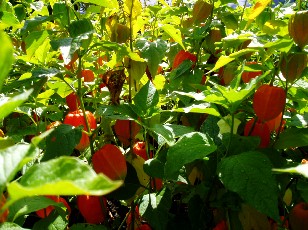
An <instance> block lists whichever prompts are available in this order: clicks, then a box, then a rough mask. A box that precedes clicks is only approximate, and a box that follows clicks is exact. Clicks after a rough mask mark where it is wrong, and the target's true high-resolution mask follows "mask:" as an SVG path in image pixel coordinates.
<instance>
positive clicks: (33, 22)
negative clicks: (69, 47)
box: [20, 16, 50, 34]
mask: <svg viewBox="0 0 308 230" xmlns="http://www.w3.org/2000/svg"><path fill="white" fill-rule="evenodd" d="M49 20H50V17H47V16H39V17H35V18H32V19H29V20H26V22H25V24H24V27H23V28H22V29H21V31H20V32H21V34H25V33H26V32H27V31H30V30H32V29H34V28H35V27H37V26H39V25H40V24H42V23H44V22H46V21H49Z"/></svg>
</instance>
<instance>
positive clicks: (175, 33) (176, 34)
mask: <svg viewBox="0 0 308 230" xmlns="http://www.w3.org/2000/svg"><path fill="white" fill-rule="evenodd" d="M161 28H162V29H163V30H164V31H165V32H166V33H167V34H169V36H170V37H171V38H173V40H174V41H175V42H177V43H179V44H180V46H182V48H183V49H184V50H185V46H184V44H183V42H182V34H181V31H180V30H179V29H176V28H175V27H174V26H173V25H170V24H165V25H163V26H162V27H161Z"/></svg>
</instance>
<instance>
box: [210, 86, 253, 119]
mask: <svg viewBox="0 0 308 230" xmlns="http://www.w3.org/2000/svg"><path fill="white" fill-rule="evenodd" d="M215 87H216V88H217V90H218V91H219V92H220V93H221V94H222V96H223V97H224V98H225V99H226V100H227V101H228V105H227V108H228V110H229V111H230V113H231V114H233V113H235V112H236V110H237V109H238V107H239V106H240V104H241V103H242V101H243V100H245V99H246V98H248V97H249V96H250V95H251V94H252V93H253V91H254V88H255V85H254V86H252V87H250V88H245V89H241V90H239V91H238V90H234V89H232V88H226V87H223V86H220V85H216V86H215ZM205 101H208V97H207V98H205ZM208 102H210V101H208Z"/></svg>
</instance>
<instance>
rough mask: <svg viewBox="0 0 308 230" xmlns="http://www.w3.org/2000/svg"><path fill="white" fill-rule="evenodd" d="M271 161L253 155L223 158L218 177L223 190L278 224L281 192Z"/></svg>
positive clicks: (244, 154)
mask: <svg viewBox="0 0 308 230" xmlns="http://www.w3.org/2000/svg"><path fill="white" fill-rule="evenodd" d="M271 170H272V165H271V162H270V160H269V159H268V158H267V157H266V156H265V155H263V154H262V153H260V152H257V151H250V152H245V153H241V154H238V155H235V156H230V157H227V158H224V159H223V160H222V161H221V162H220V164H219V166H218V175H219V177H220V180H221V181H222V183H223V184H224V186H225V187H226V188H227V189H229V190H230V191H232V192H236V193H237V194H239V195H240V196H241V197H242V199H243V200H244V201H245V202H247V203H248V204H249V205H251V206H252V207H254V208H256V209H257V210H258V211H260V212H261V213H264V214H266V215H268V216H270V217H271V218H273V219H274V220H279V212H278V191H277V184H276V181H275V179H274V177H273V175H272V173H271Z"/></svg>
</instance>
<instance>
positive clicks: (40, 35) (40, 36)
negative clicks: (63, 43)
mask: <svg viewBox="0 0 308 230" xmlns="http://www.w3.org/2000/svg"><path fill="white" fill-rule="evenodd" d="M48 36H49V34H48V32H47V31H46V30H43V31H33V32H31V33H30V34H29V35H28V36H27V37H26V39H25V43H26V49H27V56H28V57H29V58H32V56H33V55H34V54H35V52H36V51H37V50H38V48H39V47H40V46H41V45H42V44H43V43H44V41H45V40H46V39H47V38H48Z"/></svg>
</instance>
